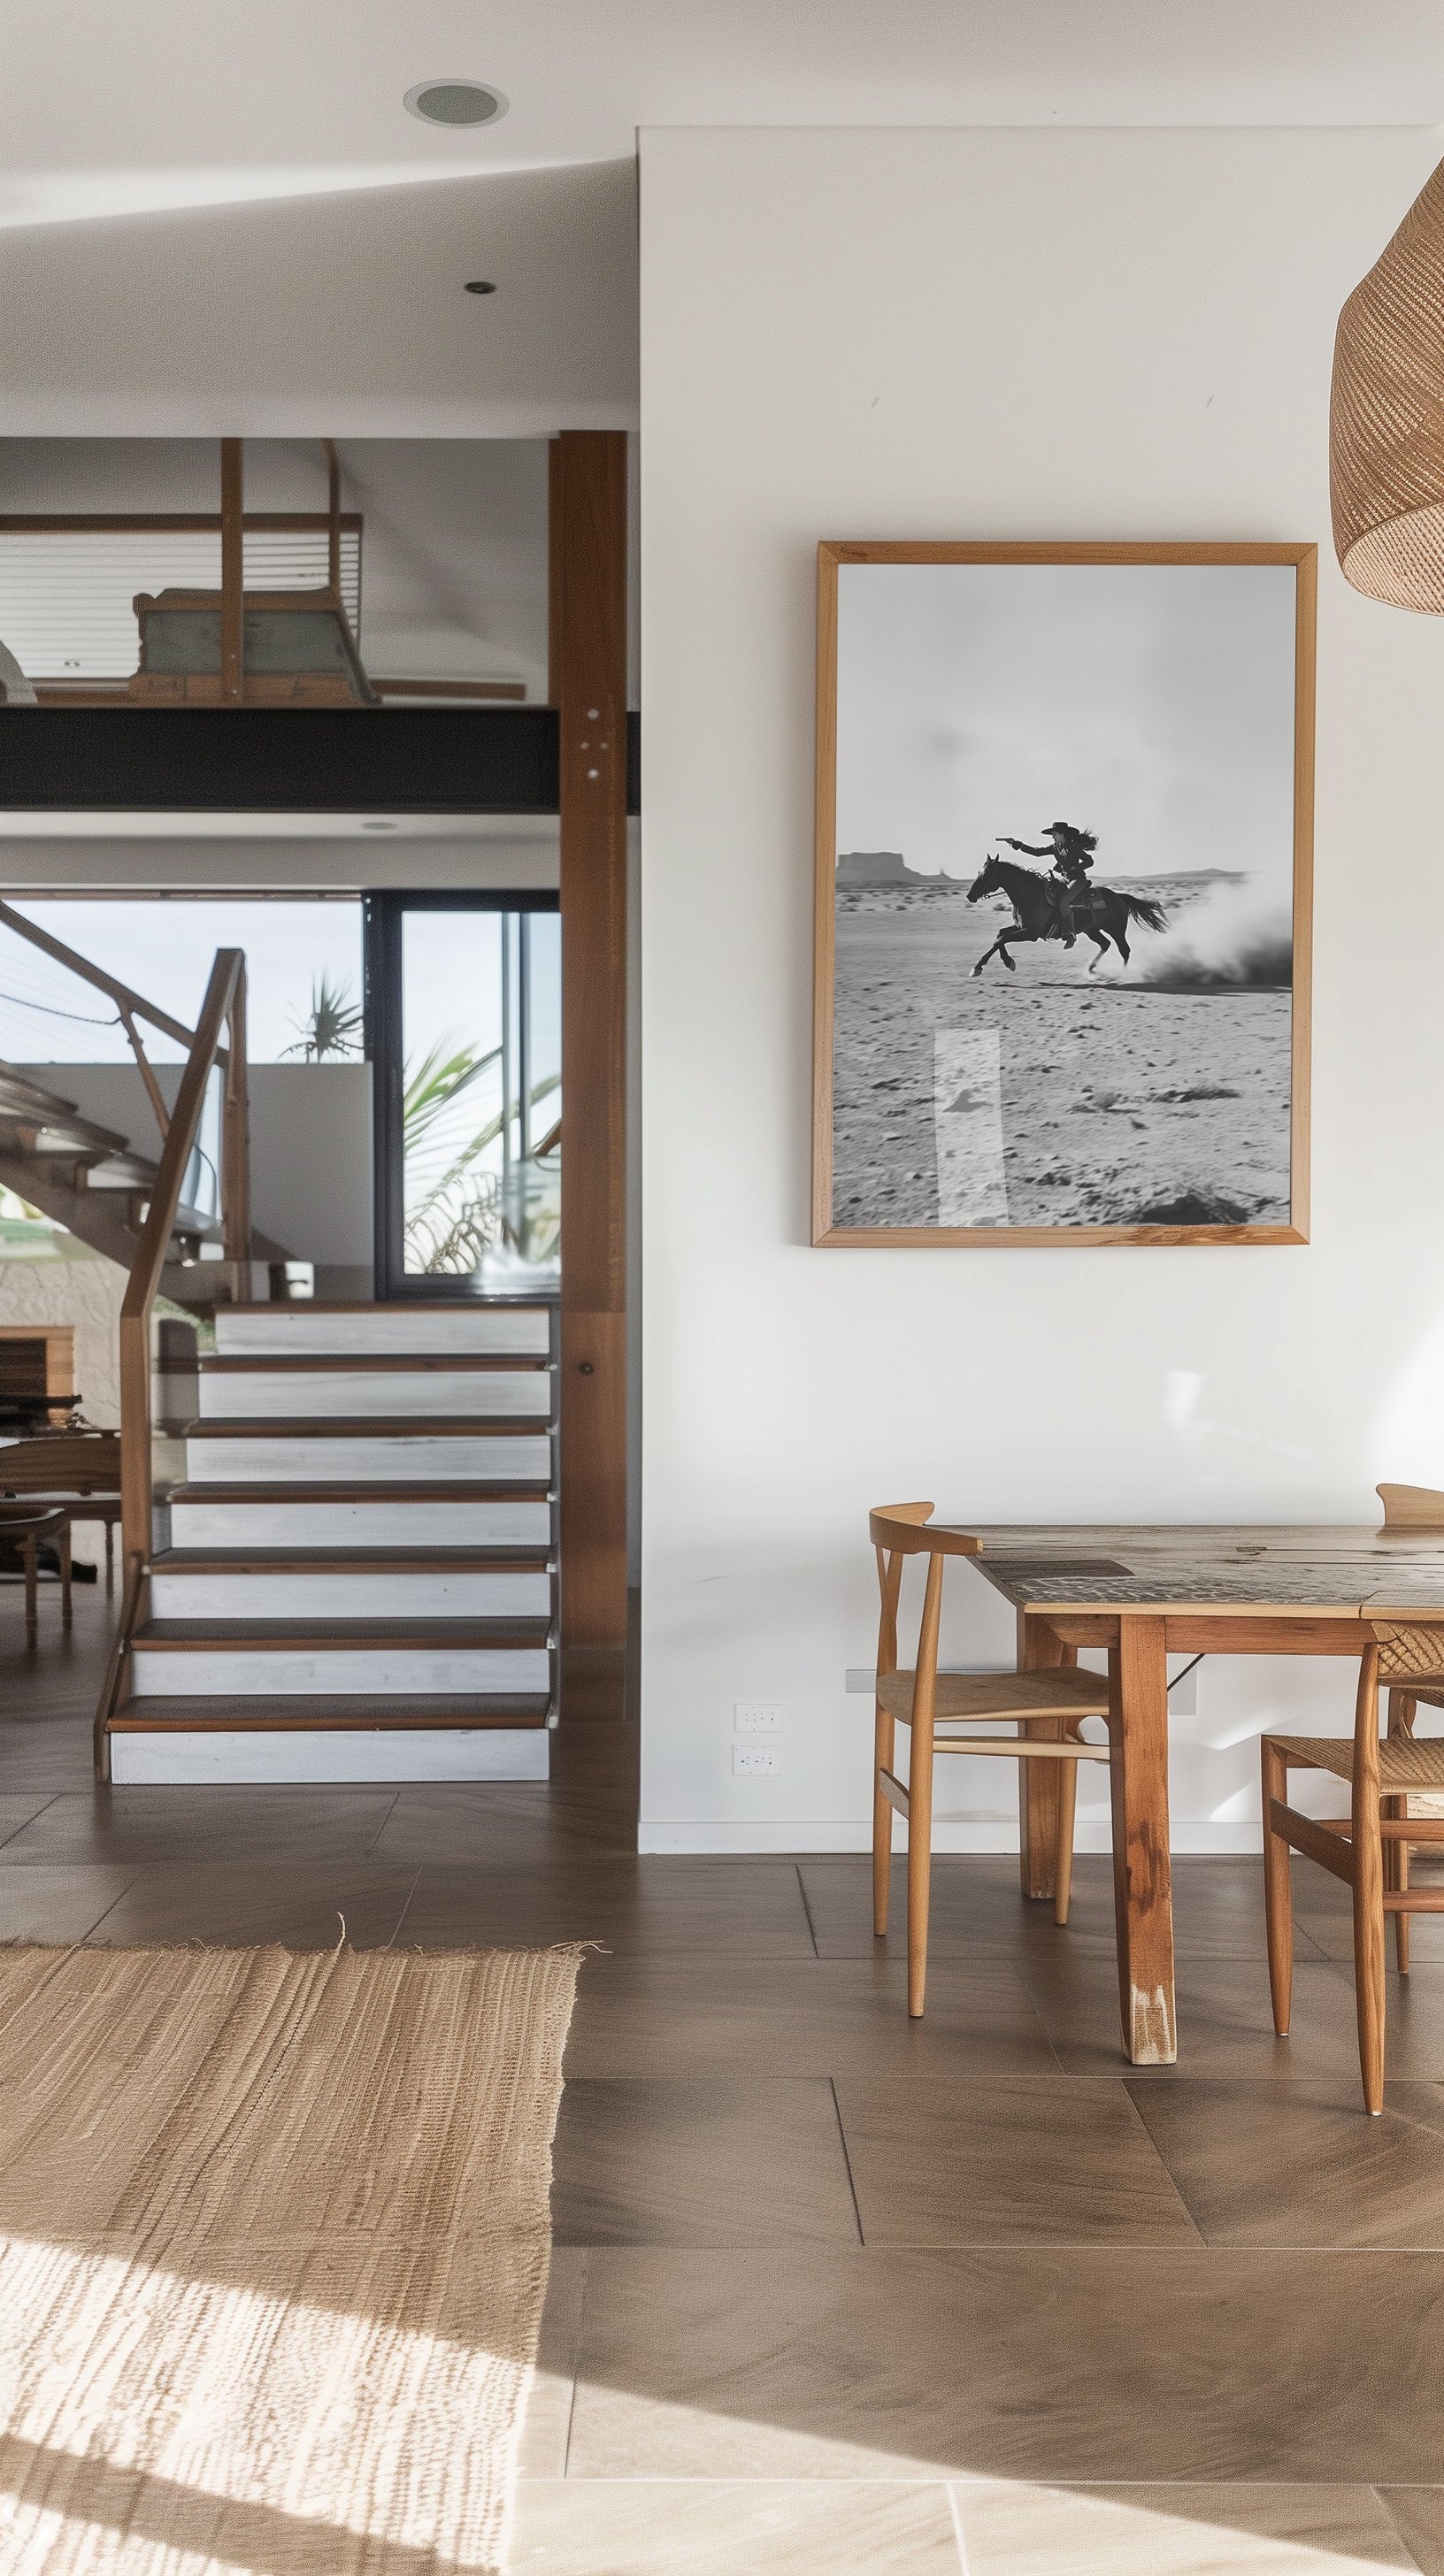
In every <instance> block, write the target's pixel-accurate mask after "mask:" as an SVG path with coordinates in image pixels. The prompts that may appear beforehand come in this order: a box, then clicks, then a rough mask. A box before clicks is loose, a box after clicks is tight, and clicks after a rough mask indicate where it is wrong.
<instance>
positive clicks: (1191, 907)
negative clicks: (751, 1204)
mask: <svg viewBox="0 0 1444 2576" xmlns="http://www.w3.org/2000/svg"><path fill="white" fill-rule="evenodd" d="M1316 562H1317V558H1316V549H1315V548H1314V547H1313V546H1295V545H1238V546H1227V545H1178V546H1165V545H1147V546H1143V545H1117V546H1104V545H1069V546H1065V545H1058V546H1045V545H843V544H833V545H824V546H822V547H820V548H819V560H818V575H819V580H818V698H817V711H818V724H817V997H816V1064H815V1084H814V1095H815V1132H814V1193H813V1240H814V1242H816V1243H819V1244H844V1245H846V1244H908V1245H922V1244H978V1245H998V1244H1025V1243H1039V1244H1056V1243H1118V1244H1161V1243H1304V1242H1306V1241H1307V1239H1308V1045H1309V924H1310V894H1311V879H1312V805H1313V701H1314V597H1315V577H1316Z"/></svg>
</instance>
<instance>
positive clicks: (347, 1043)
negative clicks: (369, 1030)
mask: <svg viewBox="0 0 1444 2576" xmlns="http://www.w3.org/2000/svg"><path fill="white" fill-rule="evenodd" d="M364 1025H365V1013H364V1012H363V1010H362V1008H361V1005H360V1003H359V1002H357V1001H355V1000H354V999H353V998H352V993H351V987H350V985H349V984H333V983H332V982H331V980H330V978H329V976H328V975H326V974H325V973H324V971H323V973H322V974H321V976H320V978H319V980H318V979H317V977H316V976H314V975H313V976H312V978H311V1007H310V1009H309V1011H307V1012H306V1014H305V1016H304V1017H303V1018H302V1019H299V1020H298V1019H296V1018H294V1017H293V1018H292V1021H291V1026H292V1028H293V1029H294V1030H295V1031H296V1032H297V1035H296V1043H295V1045H294V1046H288V1047H287V1048H285V1049H284V1053H285V1054H287V1055H299V1056H304V1058H305V1060H306V1062H307V1064H319V1063H320V1062H321V1060H322V1058H323V1057H324V1056H328V1055H359V1054H360V1052H361V1032H362V1029H363V1027H364Z"/></svg>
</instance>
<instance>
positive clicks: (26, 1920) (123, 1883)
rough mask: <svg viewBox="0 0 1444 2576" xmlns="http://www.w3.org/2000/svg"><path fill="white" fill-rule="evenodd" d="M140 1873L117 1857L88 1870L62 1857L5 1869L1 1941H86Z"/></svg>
mask: <svg viewBox="0 0 1444 2576" xmlns="http://www.w3.org/2000/svg"><path fill="white" fill-rule="evenodd" d="M136 1876H137V1872H136V1871H135V1869H134V1868H128V1867H126V1866H125V1865H124V1864H123V1863H120V1862H113V1861H112V1862H106V1863H104V1864H96V1863H92V1864H91V1866H90V1867H89V1868H88V1869H80V1868H73V1867H70V1866H68V1865H66V1864H62V1863H58V1862H37V1863H36V1864H35V1865H34V1866H33V1867H32V1868H30V1869H0V1941H83V1940H84V1939H85V1937H86V1934H87V1933H88V1932H90V1931H92V1930H93V1929H94V1927H95V1926H96V1925H97V1924H99V1923H101V1922H103V1921H104V1919H105V1917H106V1916H107V1915H108V1914H109V1912H110V1910H111V1908H112V1906H113V1905H114V1904H115V1903H116V1901H117V1899H118V1898H119V1897H122V1896H123V1895H124V1894H125V1891H126V1889H127V1888H128V1887H129V1886H130V1885H131V1883H132V1881H133V1880H134V1879H135V1877H136Z"/></svg>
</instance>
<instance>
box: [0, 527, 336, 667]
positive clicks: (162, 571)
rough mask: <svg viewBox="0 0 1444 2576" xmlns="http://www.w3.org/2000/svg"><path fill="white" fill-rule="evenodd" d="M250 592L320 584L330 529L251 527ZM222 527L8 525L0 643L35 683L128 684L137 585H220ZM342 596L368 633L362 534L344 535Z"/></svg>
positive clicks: (0, 560)
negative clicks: (363, 602) (363, 612)
mask: <svg viewBox="0 0 1444 2576" xmlns="http://www.w3.org/2000/svg"><path fill="white" fill-rule="evenodd" d="M245 579H246V588H247V590H321V589H324V587H325V582H326V531H325V529H324V528H316V529H310V528H248V529H247V530H246V539H245ZM220 586H221V540H220V532H219V530H218V529H217V530H207V529H198V530H186V529H176V530H170V531H167V530H165V529H163V528H155V529H151V528H147V529H135V530H124V529H118V528H104V529H95V530H79V529H68V528H67V529H40V528H36V529H25V530H23V531H19V530H10V529H0V644H5V645H8V647H9V649H10V651H11V652H12V653H13V654H14V656H15V659H16V661H17V662H18V663H19V665H20V668H21V669H22V671H23V672H24V673H25V675H26V678H27V679H30V680H123V679H126V678H128V676H129V674H130V673H131V672H132V671H134V670H135V669H137V668H138V666H139V661H140V630H139V628H138V626H137V624H136V616H135V609H134V606H133V602H134V600H135V597H136V594H137V592H139V591H149V592H151V593H152V594H154V593H155V592H156V591H159V590H219V588H220ZM341 596H342V599H343V600H344V602H345V606H346V614H347V616H348V617H349V618H350V621H351V629H352V633H353V634H355V635H356V636H357V637H358V638H359V636H360V631H361V533H360V530H359V529H356V528H343V529H342V531H341Z"/></svg>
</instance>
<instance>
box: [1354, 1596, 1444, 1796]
mask: <svg viewBox="0 0 1444 2576" xmlns="http://www.w3.org/2000/svg"><path fill="white" fill-rule="evenodd" d="M1365 1624H1366V1626H1367V1627H1368V1629H1369V1632H1370V1642H1369V1644H1368V1645H1367V1646H1366V1647H1365V1648H1364V1652H1363V1657H1362V1660H1361V1662H1360V1665H1359V1696H1358V1701H1357V1703H1356V1707H1355V1714H1354V1787H1355V1800H1356V1803H1357V1802H1358V1801H1359V1800H1360V1799H1362V1801H1363V1803H1364V1805H1365V1806H1366V1807H1367V1804H1368V1801H1369V1799H1370V1798H1371V1797H1372V1796H1373V1794H1374V1785H1375V1782H1376V1780H1377V1774H1378V1767H1379V1685H1380V1683H1381V1682H1383V1683H1386V1684H1388V1685H1390V1686H1391V1687H1392V1688H1393V1689H1395V1690H1405V1691H1407V1690H1408V1688H1409V1685H1410V1683H1411V1682H1412V1683H1413V1684H1414V1685H1415V1687H1416V1688H1417V1687H1419V1686H1421V1685H1422V1684H1424V1683H1425V1682H1427V1683H1429V1684H1430V1685H1431V1686H1437V1687H1439V1688H1444V1612H1441V1613H1440V1614H1439V1616H1438V1617H1437V1618H1431V1619H1370V1620H1368V1621H1366V1623H1365Z"/></svg>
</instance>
